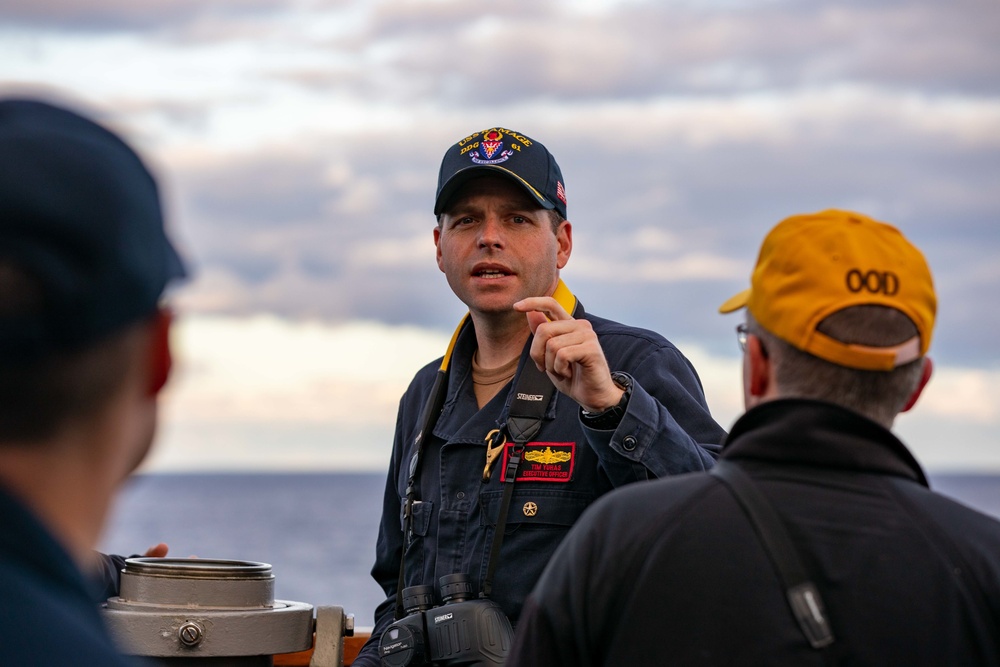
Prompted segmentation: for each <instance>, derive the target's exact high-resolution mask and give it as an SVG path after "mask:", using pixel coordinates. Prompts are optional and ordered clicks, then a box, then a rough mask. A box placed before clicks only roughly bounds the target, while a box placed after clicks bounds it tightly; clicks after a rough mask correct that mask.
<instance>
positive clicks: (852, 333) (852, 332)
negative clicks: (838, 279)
mask: <svg viewBox="0 0 1000 667" xmlns="http://www.w3.org/2000/svg"><path fill="white" fill-rule="evenodd" d="M747 325H748V327H749V328H750V332H751V333H753V334H756V335H757V336H759V337H760V339H761V343H762V344H763V346H764V349H765V350H766V351H767V354H768V357H769V358H770V359H771V360H772V363H773V364H774V379H775V382H777V384H778V386H779V387H780V389H781V394H782V396H783V397H786V398H793V397H798V398H811V399H816V400H822V401H828V402H830V403H836V404H838V405H841V406H843V407H846V408H849V409H851V410H854V411H855V412H860V413H861V414H863V415H865V416H866V417H868V418H869V419H872V420H874V421H876V422H879V423H880V424H883V425H885V426H891V425H892V422H893V420H894V419H895V418H896V415H897V414H899V413H900V411H902V409H903V408H904V407H905V406H906V402H907V401H908V400H909V398H910V396H912V395H913V392H914V391H915V390H916V388H917V386H918V384H919V382H920V377H921V374H922V372H923V358H920V359H917V360H915V361H911V362H910V363H908V364H904V365H902V366H899V367H897V368H895V369H893V370H891V371H868V370H859V369H855V368H848V367H846V366H840V365H837V364H834V363H831V362H829V361H825V360H823V359H820V358H819V357H816V356H813V355H811V354H809V353H807V352H803V351H802V350H799V349H798V348H796V347H793V346H792V345H791V344H789V343H787V342H785V341H784V340H782V339H780V338H778V337H777V336H775V335H774V334H772V333H771V332H770V331H767V330H766V329H764V328H763V327H761V326H760V325H759V324H758V323H757V322H756V321H755V320H754V319H753V316H752V315H750V313H749V312H747ZM817 329H818V330H819V331H821V332H822V333H824V334H826V335H827V336H830V337H831V338H834V339H836V340H839V341H841V342H843V343H854V344H858V345H869V346H873V347H885V346H891V345H898V344H900V343H903V342H905V341H907V340H909V339H910V338H912V337H913V336H915V335H917V328H916V325H914V324H913V321H912V320H910V318H909V317H907V316H906V315H905V314H903V313H902V312H900V311H898V310H896V309H894V308H887V307H885V306H876V305H864V306H853V307H851V308H845V309H844V310H841V311H839V312H837V313H834V314H833V315H830V316H828V317H827V318H826V319H824V320H823V321H822V322H821V323H820V324H819V326H818V327H817Z"/></svg>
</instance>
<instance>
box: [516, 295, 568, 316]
mask: <svg viewBox="0 0 1000 667" xmlns="http://www.w3.org/2000/svg"><path fill="white" fill-rule="evenodd" d="M514 310H517V311H520V312H522V313H530V312H532V311H534V312H539V313H544V314H545V316H546V317H548V318H549V319H550V320H553V321H555V320H571V319H573V316H572V315H570V314H569V313H567V312H566V309H565V308H563V307H562V306H560V305H559V302H558V301H556V300H555V299H553V298H552V297H551V296H532V297H528V298H527V299H521V300H520V301H518V302H517V303H515V304H514Z"/></svg>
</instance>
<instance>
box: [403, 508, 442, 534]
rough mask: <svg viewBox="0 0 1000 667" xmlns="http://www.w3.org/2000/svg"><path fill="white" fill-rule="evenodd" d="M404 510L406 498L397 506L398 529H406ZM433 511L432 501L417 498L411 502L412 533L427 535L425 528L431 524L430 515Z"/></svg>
mask: <svg viewBox="0 0 1000 667" xmlns="http://www.w3.org/2000/svg"><path fill="white" fill-rule="evenodd" d="M405 512H406V500H405V499H404V500H403V502H402V503H401V504H400V506H399V529H400V530H405V529H406V521H405V520H404V519H403V516H404V514H405ZM433 513H434V503H432V502H428V501H426V500H418V501H416V502H415V503H413V534H414V535H419V536H420V537H426V536H427V529H428V527H429V526H430V525H431V515H432V514H433Z"/></svg>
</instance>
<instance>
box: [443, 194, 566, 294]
mask: <svg viewBox="0 0 1000 667" xmlns="http://www.w3.org/2000/svg"><path fill="white" fill-rule="evenodd" d="M434 244H435V246H437V261H438V267H439V268H440V269H441V271H443V272H444V274H445V276H447V278H448V284H449V285H450V286H451V289H452V291H454V292H455V294H456V295H457V296H458V298H459V299H461V300H462V302H463V303H465V305H466V306H468V307H469V310H470V311H471V312H473V313H482V314H496V313H508V312H510V313H513V312H514V311H513V310H512V309H511V307H512V306H513V304H514V303H515V302H517V301H520V300H521V299H524V298H526V297H529V296H547V295H550V294H552V292H553V291H554V290H555V288H556V284H557V282H558V279H559V269H561V268H562V267H564V266H565V265H566V262H567V261H568V260H569V255H570V251H571V250H572V248H573V242H572V228H571V226H570V224H569V223H568V222H566V221H563V222H561V223H560V224H559V226H558V228H556V230H555V231H553V229H552V218H551V217H550V213H549V211H548V210H546V209H543V208H540V207H539V206H538V203H537V202H536V201H535V200H534V199H532V198H531V197H530V196H529V195H528V194H527V193H526V192H525V191H524V189H523V188H521V187H520V186H519V185H517V184H515V183H514V182H512V181H510V180H508V179H506V178H504V177H502V176H492V175H484V176H481V177H478V178H475V179H473V180H471V181H469V182H468V183H466V184H465V185H464V186H463V187H462V188H461V189H460V190H459V191H458V192H457V193H456V194H455V196H454V197H453V199H452V201H451V202H450V203H449V206H448V208H447V210H446V211H445V212H444V213H443V214H442V216H441V224H440V226H439V227H437V228H435V229H434Z"/></svg>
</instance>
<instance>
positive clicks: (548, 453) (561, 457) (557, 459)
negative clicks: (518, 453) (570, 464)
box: [524, 447, 573, 463]
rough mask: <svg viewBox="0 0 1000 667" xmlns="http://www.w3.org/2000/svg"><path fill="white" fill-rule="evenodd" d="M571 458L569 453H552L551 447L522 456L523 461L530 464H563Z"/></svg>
mask: <svg viewBox="0 0 1000 667" xmlns="http://www.w3.org/2000/svg"><path fill="white" fill-rule="evenodd" d="M571 458H573V456H572V454H570V453H569V452H554V451H552V448H551V447H546V448H545V449H543V450H542V451H533V452H528V453H527V454H525V455H524V460H525V461H531V462H532V463H565V462H566V461H569V460H570V459H571Z"/></svg>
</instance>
